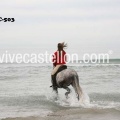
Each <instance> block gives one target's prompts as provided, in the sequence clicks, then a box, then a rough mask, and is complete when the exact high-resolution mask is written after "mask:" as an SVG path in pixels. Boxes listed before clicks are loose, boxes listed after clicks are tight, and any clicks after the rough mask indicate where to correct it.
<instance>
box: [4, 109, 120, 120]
mask: <svg viewBox="0 0 120 120" xmlns="http://www.w3.org/2000/svg"><path fill="white" fill-rule="evenodd" d="M107 119H109V120H120V112H119V111H117V110H112V109H104V110H103V109H102V110H98V109H97V110H96V109H79V108H78V109H67V110H60V111H57V112H54V113H50V114H48V115H47V116H44V117H40V116H36V117H34V116H31V117H18V118H6V119H2V120H107Z"/></svg>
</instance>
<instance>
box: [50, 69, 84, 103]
mask: <svg viewBox="0 0 120 120" xmlns="http://www.w3.org/2000/svg"><path fill="white" fill-rule="evenodd" d="M51 82H52V81H51ZM56 85H57V86H56V89H54V88H53V91H55V92H56V93H57V94H58V88H63V89H66V90H67V92H66V93H65V96H66V98H68V94H70V92H71V90H70V88H69V87H68V86H70V85H71V86H72V87H73V88H74V90H75V93H76V95H77V98H78V101H79V100H80V102H83V91H82V88H81V87H80V85H79V77H78V74H77V72H76V71H75V70H74V69H64V70H62V71H60V72H58V73H57V74H56Z"/></svg>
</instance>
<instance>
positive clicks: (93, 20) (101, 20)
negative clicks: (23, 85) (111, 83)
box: [0, 0, 120, 57]
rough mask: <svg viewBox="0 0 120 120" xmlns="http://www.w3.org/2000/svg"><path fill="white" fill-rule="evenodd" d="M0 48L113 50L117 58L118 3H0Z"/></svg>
mask: <svg viewBox="0 0 120 120" xmlns="http://www.w3.org/2000/svg"><path fill="white" fill-rule="evenodd" d="M0 17H2V18H6V17H10V18H15V22H13V23H12V22H6V23H5V22H0V48H6V47H11V48H16V47H26V48H27V47H41V48H42V47H47V48H53V49H55V48H56V44H57V43H58V42H62V41H65V42H67V43H68V46H69V47H68V49H71V50H73V51H82V52H88V51H91V52H107V51H109V50H113V51H114V56H113V57H120V0H0Z"/></svg>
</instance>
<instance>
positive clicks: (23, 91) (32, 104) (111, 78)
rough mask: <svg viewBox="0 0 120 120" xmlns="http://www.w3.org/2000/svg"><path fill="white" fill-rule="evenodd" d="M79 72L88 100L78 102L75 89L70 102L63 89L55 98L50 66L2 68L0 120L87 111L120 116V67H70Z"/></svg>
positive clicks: (114, 65)
mask: <svg viewBox="0 0 120 120" xmlns="http://www.w3.org/2000/svg"><path fill="white" fill-rule="evenodd" d="M68 67H69V68H73V69H75V70H76V71H77V72H78V75H79V79H80V81H79V83H80V86H81V87H82V89H83V91H84V94H85V99H84V104H82V105H81V104H80V103H79V102H78V101H77V98H76V95H75V92H74V90H73V88H72V87H70V88H71V90H72V93H71V94H70V95H69V99H66V98H65V96H64V93H65V92H66V91H65V90H63V89H59V95H58V97H57V99H56V96H55V95H54V93H53V92H52V89H51V88H50V87H49V86H50V85H51V80H50V73H51V69H52V66H51V65H50V64H1V65H0V119H2V118H14V117H27V116H41V117H42V116H46V115H48V114H51V113H54V112H56V111H57V112H59V111H65V110H68V111H69V110H73V109H76V110H78V109H80V111H81V112H82V111H87V113H90V109H91V110H93V114H94V111H97V112H98V113H99V112H102V111H103V112H104V111H105V110H106V111H112V112H113V113H114V112H116V113H117V112H118V113H119V112H120V64H103V65H102V64H97V65H95V64H94V65H93V64H87V65H85V64H82V65H78V64H69V65H68Z"/></svg>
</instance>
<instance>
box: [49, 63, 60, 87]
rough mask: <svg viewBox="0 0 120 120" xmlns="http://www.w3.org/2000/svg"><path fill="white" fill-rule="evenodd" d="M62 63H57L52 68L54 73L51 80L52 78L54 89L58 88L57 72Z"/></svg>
mask: <svg viewBox="0 0 120 120" xmlns="http://www.w3.org/2000/svg"><path fill="white" fill-rule="evenodd" d="M60 66H61V65H57V66H56V67H55V68H54V69H53V70H52V73H51V80H52V86H51V87H53V89H55V88H56V86H57V84H56V75H55V73H56V72H57V70H58V69H59V67H60Z"/></svg>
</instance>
